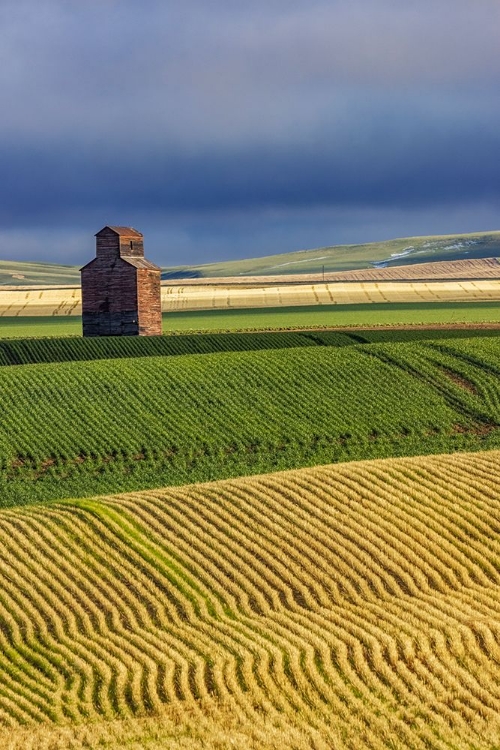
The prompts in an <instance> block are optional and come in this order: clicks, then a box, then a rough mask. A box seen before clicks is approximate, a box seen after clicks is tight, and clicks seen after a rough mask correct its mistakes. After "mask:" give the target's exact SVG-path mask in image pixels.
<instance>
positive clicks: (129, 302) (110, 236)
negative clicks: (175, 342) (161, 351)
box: [81, 227, 162, 336]
mask: <svg viewBox="0 0 500 750" xmlns="http://www.w3.org/2000/svg"><path fill="white" fill-rule="evenodd" d="M81 275H82V308H83V309H82V315H83V335H84V336H159V335H160V334H161V332H162V326H161V287H160V269H159V268H158V266H155V265H154V263H150V261H148V260H146V258H145V257H144V244H143V236H142V234H141V233H140V232H138V231H137V230H136V229H133V228H132V227H104V229H101V231H100V232H98V233H97V234H96V257H95V258H94V260H91V261H90V263H87V265H86V266H84V267H83V268H82V269H81Z"/></svg>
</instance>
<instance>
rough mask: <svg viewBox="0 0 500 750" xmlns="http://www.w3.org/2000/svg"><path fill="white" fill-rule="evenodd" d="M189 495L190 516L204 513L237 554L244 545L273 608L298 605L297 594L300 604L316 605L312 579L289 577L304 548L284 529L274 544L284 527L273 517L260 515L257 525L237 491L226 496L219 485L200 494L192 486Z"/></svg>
mask: <svg viewBox="0 0 500 750" xmlns="http://www.w3.org/2000/svg"><path fill="white" fill-rule="evenodd" d="M231 490H232V488H231ZM189 495H190V496H189V500H188V502H189V503H190V506H191V508H192V515H193V518H196V517H197V516H199V514H200V513H202V514H203V513H205V517H206V518H207V519H208V518H209V521H210V523H211V524H212V526H213V527H214V528H215V529H217V534H218V537H219V538H221V539H224V538H226V539H228V541H229V543H230V544H231V548H232V549H233V550H234V554H235V555H236V556H238V552H239V550H241V548H242V547H244V549H245V553H246V554H247V555H248V563H249V565H250V569H251V571H252V577H253V579H254V580H255V584H256V585H259V580H260V581H262V582H263V583H266V585H267V588H266V591H267V592H268V593H267V596H268V597H269V596H271V595H272V606H273V608H276V607H277V606H278V607H279V606H286V607H288V608H293V607H295V606H297V598H300V601H301V603H302V606H306V607H311V606H316V603H317V602H316V596H315V592H314V590H311V587H310V584H311V583H312V582H311V581H308V580H307V578H306V577H304V579H303V581H298V580H297V579H296V577H292V578H291V571H292V570H293V569H294V567H295V565H296V564H297V563H298V560H299V559H300V554H301V552H303V550H301V549H300V548H297V545H296V544H295V545H294V544H290V543H289V540H288V539H287V538H286V537H285V534H284V533H283V536H282V537H281V538H280V543H279V544H277V543H276V540H277V536H276V534H277V532H278V531H283V529H280V528H279V526H278V525H277V524H276V523H275V522H274V521H273V520H270V519H269V518H266V517H264V516H261V515H260V516H259V521H260V523H259V525H258V526H256V523H255V516H258V515H259V514H258V512H255V514H254V515H252V512H251V509H250V508H249V507H245V509H244V510H243V509H241V510H240V509H239V508H238V504H237V503H239V501H241V497H240V495H238V494H237V493H236V492H231V495H230V496H227V495H226V494H225V492H224V490H223V489H221V490H220V491H218V492H217V494H216V495H214V494H212V493H211V492H208V493H203V495H199V494H198V493H197V492H196V490H195V491H193V492H190V493H189ZM221 501H222V502H221ZM208 513H210V516H209V517H208V515H207V514H208ZM257 528H258V531H257V530H256V529H257ZM273 541H274V543H273ZM227 544H228V542H226V544H225V546H226V547H227ZM306 554H307V553H306ZM245 571H246V568H245Z"/></svg>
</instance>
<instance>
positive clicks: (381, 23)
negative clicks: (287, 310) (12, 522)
mask: <svg viewBox="0 0 500 750" xmlns="http://www.w3.org/2000/svg"><path fill="white" fill-rule="evenodd" d="M498 21H500V8H499V6H498V3H497V2H496V0H476V1H475V2H467V1H466V0H453V1H452V0H434V2H430V1H428V0H424V1H423V2H420V3H418V4H417V3H415V4H410V3H401V2H396V0H393V1H391V0H381V1H380V2H374V1H373V0H370V1H369V0H352V1H351V2H331V1H330V2H326V1H325V2H321V1H319V0H318V1H316V2H315V1H314V0H309V2H299V1H293V0H286V2H285V0H282V1H281V0H266V2H263V1H261V0H256V1H254V2H252V3H248V4H247V3H234V2H229V0H228V1H226V2H221V1H219V2H217V1H216V0H215V1H212V2H208V1H207V0H204V2H201V0H200V2H197V1H196V0H193V2H180V0H179V1H178V2H168V1H163V2H156V1H155V0H145V1H144V2H142V3H137V2H133V1H132V0H130V1H126V0H99V1H98V2H97V1H93V0H87V2H85V3H81V2H77V0H74V1H72V0H64V2H62V0H37V2H34V1H33V2H31V1H27V0H16V2H15V3H14V2H12V3H11V2H8V0H7V1H5V0H4V2H2V4H1V6H0V29H1V31H0V93H1V94H2V102H3V105H4V106H3V110H2V118H1V121H0V169H1V173H2V183H1V188H0V199H1V200H0V221H1V223H2V226H3V228H4V231H5V230H6V231H12V232H15V231H18V232H20V231H23V232H25V231H26V230H27V229H29V228H30V227H31V228H33V231H35V229H36V228H37V227H38V228H42V227H44V228H47V227H50V226H52V227H54V228H57V227H63V226H64V227H67V228H69V229H72V230H73V231H74V232H75V233H78V232H81V231H82V228H83V227H85V226H87V225H89V224H91V223H92V222H97V223H98V224H99V223H102V220H100V217H101V216H102V217H103V220H104V221H107V220H108V219H107V218H106V217H108V216H109V217H110V219H109V220H110V221H112V220H115V221H118V220H119V221H126V222H128V221H129V219H128V218H127V217H128V216H131V217H133V216H137V217H140V220H141V221H142V225H141V228H142V229H144V231H147V230H148V228H149V227H151V229H153V228H155V231H156V232H157V234H158V236H159V235H160V233H161V224H162V221H163V222H164V225H165V230H166V228H167V225H170V226H174V227H180V228H181V229H179V232H180V234H182V236H183V239H182V240H180V244H181V245H182V247H183V252H184V251H187V250H188V249H189V245H190V243H189V241H187V242H186V240H185V237H186V235H188V236H189V235H190V234H191V235H192V237H193V243H194V242H196V246H197V247H198V248H199V247H200V245H201V244H202V243H203V231H202V230H200V227H203V226H204V227H208V226H209V225H210V223H211V221H212V219H211V218H210V217H211V216H212V217H215V219H216V220H217V217H218V221H219V222H220V223H221V226H222V224H225V226H226V231H225V232H224V231H223V230H222V229H220V230H219V231H218V236H219V238H220V241H219V244H218V245H217V247H218V248H219V250H217V249H215V250H214V249H213V247H212V244H213V243H212V239H211V237H210V236H209V233H208V234H207V248H209V249H208V250H207V252H208V253H209V254H210V253H212V252H220V253H221V254H224V253H225V252H226V250H227V248H231V249H232V251H234V254H236V253H237V252H238V250H237V248H236V249H234V240H235V239H236V238H238V237H239V236H240V235H241V234H242V233H243V227H244V226H245V224H246V225H248V226H249V227H250V226H253V225H254V223H255V219H256V217H264V216H266V215H267V216H269V211H273V210H274V211H279V213H280V226H281V227H282V229H283V231H282V232H281V234H280V237H281V240H280V241H281V242H282V245H283V246H282V247H280V248H278V249H283V250H285V249H294V248H295V247H297V245H295V244H294V241H293V237H294V236H300V237H301V238H302V237H303V236H304V235H303V233H301V231H300V227H297V223H296V221H295V220H294V219H293V217H294V214H295V216H296V215H297V211H299V212H300V215H301V216H302V217H303V222H304V223H303V225H304V226H308V225H309V224H310V223H311V221H312V217H313V215H314V212H317V211H322V210H324V209H327V208H329V209H330V210H331V211H332V212H335V214H336V216H337V218H338V221H341V213H339V211H340V212H341V211H344V212H345V215H346V216H348V215H349V212H351V214H352V212H354V213H355V214H356V215H357V216H358V217H359V221H361V222H363V212H365V213H364V215H365V217H366V226H367V228H368V227H369V226H372V223H371V222H372V220H371V219H370V218H369V216H372V214H371V213H370V212H373V210H374V209H377V210H380V211H381V212H382V213H383V214H384V215H388V214H389V213H390V212H394V211H413V212H414V214H415V212H418V211H419V210H420V211H421V212H423V213H422V220H423V217H424V216H425V212H426V211H428V210H429V209H430V208H432V209H433V210H435V209H436V207H437V206H440V207H441V208H442V215H443V217H445V216H446V215H447V212H451V214H453V215H456V209H457V207H458V206H469V207H470V206H472V205H474V204H478V205H479V204H481V205H486V204H487V205H492V206H494V205H495V203H496V202H498V199H499V197H500V185H499V180H498V176H497V174H498V168H497V162H498V156H499V154H500V136H499V135H498V128H497V123H498V121H499V115H500V93H499V87H498V74H499V67H500V52H499V46H498V41H497V33H496V30H497V29H498ZM266 212H267V213H266ZM307 212H309V216H310V220H308V219H307ZM468 215H471V214H470V212H469V214H468ZM287 216H288V218H287ZM235 217H237V219H235ZM264 220H265V221H268V222H269V218H267V219H264ZM235 221H236V222H237V223H238V226H236V225H235ZM287 221H288V226H289V231H288V233H287V231H286V225H287ZM130 223H133V222H132V220H130ZM444 224H446V221H444ZM274 226H275V225H274V224H273V222H271V223H268V229H269V237H270V238H271V237H276V232H275V229H274ZM346 226H347V225H346ZM394 226H396V225H394ZM398 226H399V225H398ZM97 228H98V226H94V225H92V227H90V230H92V229H97ZM465 228H466V227H457V231H464V229H465ZM476 228H477V229H480V228H483V227H480V226H477V227H476V226H474V227H471V230H472V229H476ZM488 228H491V227H488ZM443 230H444V231H446V230H447V224H446V226H444V227H443ZM207 231H208V230H207ZM262 231H263V234H262V235H261V236H262V237H264V235H265V232H266V229H265V227H263V229H262ZM328 231H330V230H328ZM421 231H422V233H425V232H426V231H427V227H426V226H422V228H421ZM391 234H392V230H391V226H389V225H388V226H387V236H389V235H391ZM342 239H344V240H345V236H343V237H342ZM356 239H357V238H353V241H356ZM367 239H369V238H367ZM305 241H306V244H309V243H307V240H305ZM336 241H339V240H338V239H337V237H335V236H331V237H329V238H326V237H325V243H326V242H330V243H333V242H336ZM255 242H256V243H257V245H256V246H255V247H254V249H253V252H254V253H255V254H258V253H259V252H266V251H267V250H268V248H267V247H262V248H261V247H259V246H258V243H259V242H260V240H259V237H258V236H255ZM301 244H302V243H301ZM311 244H314V243H311ZM245 252H248V250H247V249H245ZM0 253H1V254H3V255H4V257H7V256H6V254H5V251H3V250H0ZM206 259H207V260H212V259H215V258H214V257H209V255H207V258H206ZM197 260H199V258H197Z"/></svg>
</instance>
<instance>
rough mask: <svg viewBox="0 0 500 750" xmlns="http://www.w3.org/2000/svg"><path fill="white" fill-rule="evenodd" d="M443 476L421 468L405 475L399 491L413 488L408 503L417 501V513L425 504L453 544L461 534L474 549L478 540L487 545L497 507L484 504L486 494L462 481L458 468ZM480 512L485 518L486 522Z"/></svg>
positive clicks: (444, 472) (488, 503)
mask: <svg viewBox="0 0 500 750" xmlns="http://www.w3.org/2000/svg"><path fill="white" fill-rule="evenodd" d="M458 455H460V454H458ZM441 474H442V476H440V475H439V474H438V473H432V472H431V471H424V469H423V468H421V467H419V468H418V470H417V469H416V470H415V471H412V472H411V473H410V472H409V471H407V472H405V475H404V476H403V478H402V480H401V485H400V487H401V489H402V491H404V489H405V487H406V488H407V487H408V485H410V486H411V487H412V491H411V495H410V497H409V501H410V502H411V499H412V497H415V498H417V500H416V502H415V504H414V507H415V511H416V512H418V510H419V504H423V505H424V507H426V509H427V513H428V514H429V516H430V518H431V519H432V520H433V522H434V523H435V524H437V525H438V526H439V525H440V524H441V525H442V527H443V533H448V534H449V538H450V540H451V541H453V539H454V538H457V537H458V535H459V534H461V535H462V539H463V542H464V543H465V544H467V542H470V544H471V545H472V548H473V549H475V543H476V542H477V539H483V540H484V541H486V540H487V539H488V538H490V537H491V536H492V534H491V527H490V526H489V520H488V518H489V517H491V514H492V511H493V510H494V504H493V505H492V503H491V502H488V501H487V500H485V494H484V492H480V491H479V490H476V489H474V488H473V487H470V486H469V481H467V477H464V479H463V481H462V480H460V481H459V480H458V478H457V472H456V468H455V466H450V467H449V469H448V468H447V467H444V468H443V470H442V472H441ZM451 488H453V490H452V489H451ZM492 499H493V500H494V496H493V497H492ZM445 511H446V512H445ZM481 511H482V512H483V514H486V518H485V519H484V520H483V519H482V518H481V515H482V514H481ZM494 573H495V574H496V573H497V571H496V570H495V571H494Z"/></svg>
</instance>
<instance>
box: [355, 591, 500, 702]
mask: <svg viewBox="0 0 500 750" xmlns="http://www.w3.org/2000/svg"><path fill="white" fill-rule="evenodd" d="M393 608H394V609H395V610H396V611H395V613H394V614H392V613H391V612H390V606H389V607H384V608H382V607H380V606H379V605H375V604H372V605H367V613H368V612H370V611H371V610H372V609H373V610H374V613H375V615H374V616H375V617H376V618H377V621H380V620H382V621H383V620H384V619H385V620H387V619H388V618H389V616H390V615H391V614H392V617H391V619H392V620H393V627H394V628H395V630H396V632H397V630H398V628H399V629H403V628H404V627H405V626H404V620H403V619H402V618H401V611H400V609H398V608H397V607H393ZM406 613H411V614H412V616H413V618H414V619H415V620H416V621H417V622H418V625H419V626H418V627H416V628H415V635H416V642H418V646H419V653H421V654H423V656H424V657H425V659H426V664H427V665H428V666H429V667H431V673H432V674H433V675H434V676H435V672H436V670H439V678H438V682H437V688H438V689H440V688H441V687H442V686H443V684H447V683H449V689H450V690H451V691H453V690H457V689H462V688H466V690H467V694H468V695H469V696H470V700H475V701H476V706H479V705H481V706H484V705H486V706H488V705H489V708H490V709H492V710H494V711H498V710H499V708H500V705H499V704H498V699H496V698H495V693H496V694H497V695H498V693H499V691H498V689H495V690H493V691H489V692H490V697H489V699H488V700H487V701H486V702H485V701H484V699H483V698H484V692H483V691H484V688H483V686H482V685H481V684H480V681H479V680H478V676H477V674H474V676H473V675H472V674H471V672H470V671H469V670H467V669H465V668H463V667H462V666H461V663H460V661H461V660H460V659H455V661H454V662H453V664H450V658H449V655H450V654H451V655H453V650H452V649H451V648H450V647H449V644H447V643H445V642H439V641H438V642H435V641H433V640H432V638H429V637H428V634H429V633H433V634H434V635H433V638H436V637H437V636H436V634H437V635H438V636H439V637H440V638H441V637H442V632H441V631H442V629H443V627H444V626H447V627H448V628H449V629H450V631H451V632H455V631H456V630H457V629H458V628H459V627H460V625H459V623H457V619H456V617H453V612H452V611H451V612H450V615H449V616H446V615H445V616H444V617H443V612H442V610H441V607H438V606H436V605H435V604H434V602H431V603H428V602H426V601H423V600H422V601H420V602H408V609H407V610H406V612H405V614H406ZM358 618H359V623H360V626H361V627H362V626H363V622H365V621H364V613H361V614H359V615H358ZM443 620H444V622H443ZM365 627H366V623H365ZM467 632H468V634H469V636H470V634H471V630H470V628H468V627H467V626H466V625H465V624H462V627H461V635H462V636H463V635H464V634H465V633H467ZM468 640H469V643H471V640H470V637H469V638H468ZM443 643H445V645H446V649H444V650H443ZM450 667H451V671H450Z"/></svg>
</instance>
